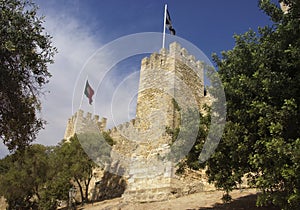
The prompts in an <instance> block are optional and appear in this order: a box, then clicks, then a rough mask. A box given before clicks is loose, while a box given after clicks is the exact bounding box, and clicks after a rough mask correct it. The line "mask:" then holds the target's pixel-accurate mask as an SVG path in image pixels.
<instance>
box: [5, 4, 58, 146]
mask: <svg viewBox="0 0 300 210" xmlns="http://www.w3.org/2000/svg"><path fill="white" fill-rule="evenodd" d="M36 13H37V6H35V5H34V4H33V3H32V2H31V1H30V0H0V25H1V30H0V72H1V73H0V101H1V103H0V139H1V140H2V141H3V143H4V144H5V145H6V146H7V147H8V149H9V150H11V151H12V150H15V149H24V148H25V147H26V146H27V145H28V144H29V143H30V142H32V141H33V140H34V139H35V137H36V135H37V132H38V131H39V130H40V129H41V128H42V127H43V124H44V121H43V120H42V119H41V118H40V117H39V116H38V112H39V111H40V110H41V103H40V100H39V96H40V95H41V94H42V93H43V91H42V88H43V86H44V85H45V84H46V83H47V82H48V79H49V77H50V76H51V75H50V73H49V72H48V70H47V65H48V64H50V63H52V62H53V56H54V54H55V52H56V49H55V48H54V47H53V46H52V44H51V37H50V36H49V35H48V34H47V33H45V31H44V28H43V26H42V24H43V18H42V17H38V16H37V15H36Z"/></svg>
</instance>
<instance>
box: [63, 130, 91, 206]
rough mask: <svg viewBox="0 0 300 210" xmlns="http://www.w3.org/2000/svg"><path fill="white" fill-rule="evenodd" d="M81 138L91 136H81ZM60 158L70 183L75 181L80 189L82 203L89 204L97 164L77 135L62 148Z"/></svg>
mask: <svg viewBox="0 0 300 210" xmlns="http://www.w3.org/2000/svg"><path fill="white" fill-rule="evenodd" d="M79 135H80V136H81V137H80V138H84V137H82V135H84V136H86V135H87V136H89V134H79ZM60 157H61V160H63V162H61V166H62V167H63V170H64V171H65V173H67V174H69V176H70V179H69V180H70V181H71V180H73V181H74V182H75V183H76V184H77V185H78V187H79V192H80V195H81V202H82V203H84V202H88V190H89V184H90V181H91V179H92V177H93V169H94V168H95V167H96V164H95V163H94V162H93V161H92V160H91V159H90V158H89V156H88V155H87V154H86V153H85V151H84V150H83V148H82V146H81V144H80V142H79V140H78V138H77V135H75V136H74V137H72V138H71V139H70V141H69V142H65V143H63V144H62V146H61V151H60Z"/></svg>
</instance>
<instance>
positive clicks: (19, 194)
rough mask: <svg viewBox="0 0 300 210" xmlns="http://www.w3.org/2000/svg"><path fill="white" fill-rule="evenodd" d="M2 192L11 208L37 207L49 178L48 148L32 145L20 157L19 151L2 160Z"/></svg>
mask: <svg viewBox="0 0 300 210" xmlns="http://www.w3.org/2000/svg"><path fill="white" fill-rule="evenodd" d="M0 168H1V169H2V170H1V171H0V194H1V195H3V196H4V197H5V199H6V201H7V203H8V205H9V209H18V208H22V209H30V208H33V209H37V206H38V202H39V200H40V198H41V193H42V191H43V190H44V186H43V185H44V183H45V182H46V180H47V172H48V155H47V148H46V147H45V146H42V145H31V146H29V147H28V148H27V149H26V150H25V151H24V152H23V153H22V158H20V154H19V152H16V153H14V154H13V155H10V156H7V157H6V158H4V159H2V160H1V161H0Z"/></svg>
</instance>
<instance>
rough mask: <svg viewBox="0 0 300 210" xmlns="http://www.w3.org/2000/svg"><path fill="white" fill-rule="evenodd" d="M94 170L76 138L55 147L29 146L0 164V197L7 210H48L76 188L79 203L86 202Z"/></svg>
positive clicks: (66, 198)
mask: <svg viewBox="0 0 300 210" xmlns="http://www.w3.org/2000/svg"><path fill="white" fill-rule="evenodd" d="M95 166H96V165H95V163H94V162H93V161H92V160H91V159H90V158H89V156H88V155H87V154H86V153H85V151H84V150H83V148H82V147H81V144H80V143H79V140H78V138H77V136H74V137H73V138H71V139H70V141H68V142H63V143H62V144H60V145H58V146H55V147H45V146H42V145H30V146H29V147H27V148H26V149H25V150H24V151H22V152H21V151H16V152H15V153H14V154H11V155H9V156H7V157H5V158H4V159H1V160H0V195H2V196H4V197H5V199H6V200H7V202H8V204H9V209H17V208H22V209H31V208H32V209H45V210H49V209H56V208H57V205H58V201H63V200H68V192H69V189H70V188H71V187H72V186H74V185H77V186H78V187H79V191H80V194H81V200H82V202H85V201H86V202H88V199H87V198H88V197H87V196H88V189H89V184H90V180H91V178H92V176H93V173H92V170H93V168H94V167H95Z"/></svg>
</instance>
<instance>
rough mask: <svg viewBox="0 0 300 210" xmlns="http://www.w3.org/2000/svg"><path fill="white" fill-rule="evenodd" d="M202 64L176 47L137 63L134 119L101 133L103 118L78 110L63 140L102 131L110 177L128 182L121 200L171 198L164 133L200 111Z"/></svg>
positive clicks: (167, 141) (172, 172)
mask: <svg viewBox="0 0 300 210" xmlns="http://www.w3.org/2000/svg"><path fill="white" fill-rule="evenodd" d="M203 70H204V64H203V62H201V61H199V60H197V59H196V58H195V56H194V55H192V54H190V53H189V52H188V51H187V49H185V48H183V47H181V45H180V44H179V43H177V42H173V43H171V44H170V45H169V48H168V49H165V48H163V49H161V50H160V51H159V52H155V53H152V54H151V55H150V56H149V57H146V58H144V59H142V61H141V70H140V80H139V91H138V97H137V106H136V117H135V119H132V120H130V121H129V122H125V123H122V124H120V125H117V126H115V127H113V128H111V129H109V130H105V129H106V118H101V120H100V117H99V115H92V114H91V113H89V112H87V113H84V111H83V110H78V111H77V112H76V113H75V114H74V115H73V116H72V117H71V118H70V119H69V120H68V124H67V128H66V133H65V139H69V138H70V137H72V136H73V135H74V134H75V133H81V132H99V131H107V133H108V134H109V135H110V137H111V138H112V139H113V141H114V145H113V146H112V148H111V152H110V158H111V163H110V165H109V166H108V167H107V168H110V172H112V173H116V174H118V175H121V176H123V177H125V178H126V179H127V184H128V186H127V187H126V191H125V193H124V194H123V198H124V199H125V200H128V201H130V200H136V201H142V202H144V201H158V200H164V199H169V198H171V197H172V196H173V192H174V190H173V189H175V188H176V189H177V188H178V189H179V188H180V187H178V186H177V185H174V180H175V178H176V177H175V165H174V163H173V162H171V161H170V160H169V159H168V158H166V157H167V156H168V154H169V153H170V152H171V148H170V144H171V142H172V141H173V139H172V136H171V135H170V134H168V133H167V131H166V128H170V129H176V128H179V127H180V126H181V124H180V123H181V117H182V115H181V114H182V113H183V111H184V110H186V109H188V108H199V110H201V108H200V107H202V105H203V103H208V102H209V100H210V99H209V98H210V97H204V96H205V95H204V72H203Z"/></svg>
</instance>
